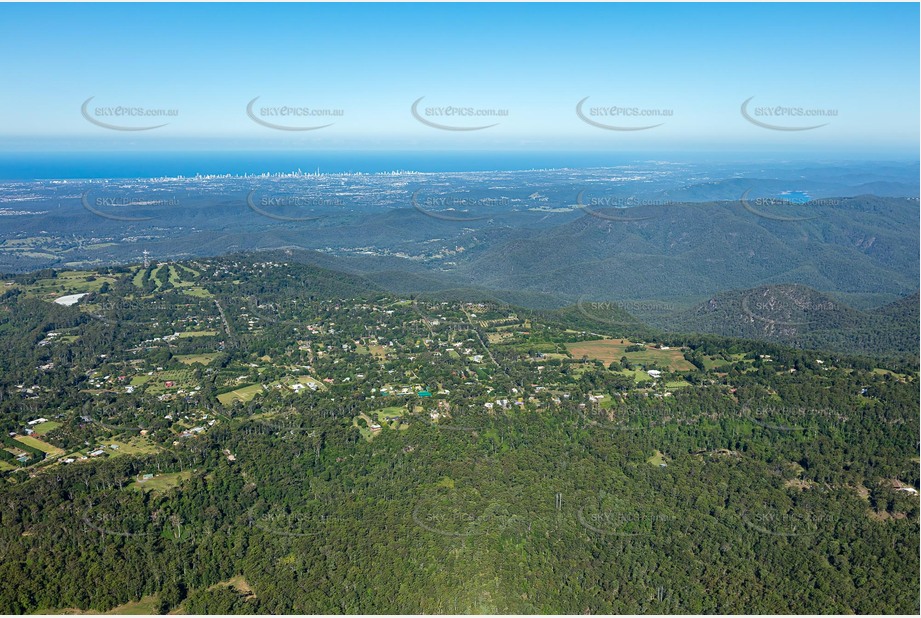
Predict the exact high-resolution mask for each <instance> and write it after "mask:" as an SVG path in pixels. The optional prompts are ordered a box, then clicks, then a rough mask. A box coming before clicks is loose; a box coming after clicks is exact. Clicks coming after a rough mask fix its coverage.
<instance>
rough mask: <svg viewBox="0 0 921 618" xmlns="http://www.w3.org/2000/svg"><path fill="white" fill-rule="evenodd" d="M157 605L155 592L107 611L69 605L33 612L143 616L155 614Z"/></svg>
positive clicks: (158, 600)
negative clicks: (63, 607) (64, 607)
mask: <svg viewBox="0 0 921 618" xmlns="http://www.w3.org/2000/svg"><path fill="white" fill-rule="evenodd" d="M159 605H160V597H159V596H158V595H156V594H150V595H147V596H146V597H141V599H140V600H138V601H128V602H127V603H123V604H121V605H119V606H118V607H113V608H112V609H110V610H109V611H107V612H97V611H94V610H83V609H76V608H72V607H71V608H66V609H42V610H39V611H37V612H35V614H48V615H52V616H78V615H94V616H143V615H155V614H157V613H158V612H157V610H158V609H159Z"/></svg>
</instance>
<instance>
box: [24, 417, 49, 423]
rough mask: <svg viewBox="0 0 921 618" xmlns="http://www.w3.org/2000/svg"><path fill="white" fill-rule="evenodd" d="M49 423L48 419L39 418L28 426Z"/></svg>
mask: <svg viewBox="0 0 921 618" xmlns="http://www.w3.org/2000/svg"><path fill="white" fill-rule="evenodd" d="M47 422H48V419H47V418H37V419H35V420H34V421H29V423H28V424H29V425H38V424H39V423H47Z"/></svg>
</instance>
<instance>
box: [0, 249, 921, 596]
mask: <svg viewBox="0 0 921 618" xmlns="http://www.w3.org/2000/svg"><path fill="white" fill-rule="evenodd" d="M72 294H83V296H82V297H80V298H79V300H78V301H77V302H76V303H75V304H73V305H70V306H63V305H60V304H57V303H55V302H53V301H54V300H55V299H59V298H61V297H63V296H68V295H72ZM0 295H2V296H0V346H2V349H3V353H2V354H0V425H2V430H3V432H4V433H3V436H4V442H3V445H2V449H0V556H2V559H0V582H2V584H0V609H2V610H3V611H5V612H10V613H30V612H36V611H53V610H64V609H79V610H95V611H105V610H110V609H112V608H117V607H120V606H122V605H124V604H126V603H142V604H146V605H144V607H147V608H148V609H149V611H152V612H163V613H165V612H168V611H184V612H187V613H344V612H345V613H439V612H442V613H443V612H449V613H474V612H492V613H506V612H514V613H545V612H552V613H583V612H591V613H658V614H667V613H714V612H721V613H851V612H855V613H906V614H908V613H917V612H918V611H919V605H918V592H917V591H918V587H919V581H918V570H919V557H918V544H919V534H918V522H919V506H918V493H917V492H918V489H919V473H918V463H919V460H918V455H919V452H918V434H919V402H918V367H917V363H916V361H914V360H913V359H910V358H893V357H892V356H887V357H873V356H858V355H853V354H845V353H842V352H838V351H833V350H832V351H828V350H825V351H805V350H801V349H795V348H792V347H786V346H785V345H783V344H782V343H778V342H764V341H754V340H749V339H741V338H727V337H720V336H715V335H694V334H688V335H682V334H665V333H662V332H659V331H656V330H654V329H652V328H650V327H648V326H646V325H644V324H642V323H641V322H639V321H638V320H636V319H635V318H633V317H632V316H631V315H630V314H629V312H627V311H624V310H623V308H621V307H604V308H603V309H604V312H603V314H601V313H598V311H597V310H598V308H599V307H598V306H597V305H596V306H593V307H591V308H590V309H592V310H594V312H593V311H586V308H585V307H584V306H581V307H570V308H568V309H564V310H559V311H529V310H525V309H521V308H518V307H513V306H509V305H507V304H504V303H501V302H499V301H496V300H495V299H488V298H471V299H468V300H464V301H461V300H442V299H432V298H422V297H399V296H396V295H393V294H391V293H388V292H386V291H384V290H382V289H380V288H379V287H377V286H376V285H374V284H372V283H369V282H368V281H367V280H364V279H362V278H360V277H356V276H350V275H345V274H342V273H336V272H331V271H326V270H323V269H320V268H316V267H311V266H307V265H303V264H294V263H284V262H282V261H265V260H260V259H258V258H254V257H252V256H232V257H226V258H216V259H208V260H193V261H188V262H180V263H177V262H173V263H158V262H154V263H152V264H150V265H148V266H147V267H143V266H124V267H113V268H102V269H98V270H94V271H53V270H48V271H40V272H36V273H31V274H28V275H17V276H15V277H13V276H10V277H6V278H5V279H3V280H0Z"/></svg>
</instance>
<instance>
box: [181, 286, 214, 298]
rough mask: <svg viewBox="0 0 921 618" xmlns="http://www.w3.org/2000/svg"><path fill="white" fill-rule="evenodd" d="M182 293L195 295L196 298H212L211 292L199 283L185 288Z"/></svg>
mask: <svg viewBox="0 0 921 618" xmlns="http://www.w3.org/2000/svg"><path fill="white" fill-rule="evenodd" d="M182 293H183V294H188V295H189V296H194V297H195V298H211V296H212V294H211V292H209V291H208V290H206V289H205V288H203V287H201V286H197V285H196V286H193V287H190V288H183V290H182Z"/></svg>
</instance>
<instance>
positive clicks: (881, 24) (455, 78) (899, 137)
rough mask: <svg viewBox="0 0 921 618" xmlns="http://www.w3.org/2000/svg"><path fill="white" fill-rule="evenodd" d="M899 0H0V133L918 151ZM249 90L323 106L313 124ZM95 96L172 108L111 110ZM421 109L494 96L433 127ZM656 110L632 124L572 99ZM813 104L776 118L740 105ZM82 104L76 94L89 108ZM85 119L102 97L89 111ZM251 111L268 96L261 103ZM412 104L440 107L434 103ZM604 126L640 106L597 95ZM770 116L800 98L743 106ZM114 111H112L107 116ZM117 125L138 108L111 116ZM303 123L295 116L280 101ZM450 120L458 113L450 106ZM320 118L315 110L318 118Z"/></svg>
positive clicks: (911, 12) (910, 8) (5, 136)
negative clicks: (44, 0) (152, 0)
mask: <svg viewBox="0 0 921 618" xmlns="http://www.w3.org/2000/svg"><path fill="white" fill-rule="evenodd" d="M918 19H919V7H918V5H917V4H746V5H727V4H703V5H691V4H669V5H665V4H646V5H630V4H606V5H600V4H581V5H573V4H566V5H557V4H531V5H520V4H503V5H496V4H493V5H484V4H474V5H420V4H403V5H385V6H382V5H364V4H362V5H343V4H335V5H332V4H330V5H321V4H312V5H290V4H283V5H265V4H260V5H244V4H232V5H221V6H216V5H213V4H208V5H190V4H182V5H177V4H159V5H151V4H140V5H138V4H134V5H112V4H101V5H73V4H67V5H44V6H35V5H9V4H3V5H0V54H2V56H0V57H2V58H4V59H5V61H4V62H3V63H2V64H0V83H2V84H3V87H2V89H0V144H4V145H0V149H2V150H6V151H11V150H20V149H28V150H42V149H48V150H67V149H81V148H97V149H133V150H143V149H148V148H150V149H170V148H196V149H205V150H207V149H211V148H213V149H220V148H228V147H241V148H250V147H252V148H299V149H300V148H307V149H351V148H355V149H389V148H408V149H414V148H418V149H444V150H452V149H512V150H514V149H543V150H553V149H601V150H604V149H621V150H631V151H644V150H650V151H656V152H663V151H669V150H675V151H681V150H755V151H765V152H767V151H771V152H780V153H783V152H790V153H797V152H812V151H815V152H820V151H823V152H853V153H867V154H875V155H880V156H885V155H887V154H892V155H893V156H895V155H900V156H903V155H904V156H913V157H916V156H917V150H918V135H919V115H921V114H919V94H918V93H919V61H918V56H919V35H918ZM257 96H258V97H260V99H259V104H258V105H257V107H256V109H257V110H258V109H260V108H261V107H262V106H269V107H280V106H291V107H309V108H314V109H333V110H341V111H342V115H341V116H339V117H336V118H334V119H333V120H334V124H333V125H332V126H330V127H327V128H324V129H319V130H315V131H298V132H295V131H279V130H274V129H271V128H266V127H264V126H261V125H259V124H257V123H256V122H254V121H252V120H251V119H250V118H249V117H248V116H247V115H246V105H247V103H248V102H249V101H251V100H252V99H253V98H255V97H257ZM89 97H94V99H93V102H92V105H91V106H90V108H89V109H90V110H96V108H97V107H106V106H108V107H114V106H131V107H144V108H148V109H151V108H162V109H174V110H178V115H177V116H175V117H171V118H168V119H167V120H162V119H158V120H157V122H156V124H159V123H162V122H168V124H167V125H166V126H164V127H162V128H159V129H154V130H150V131H140V132H138V131H135V132H124V131H113V130H109V129H105V128H101V127H99V126H96V125H95V124H92V123H91V122H89V121H87V120H86V119H85V118H84V117H83V116H82V115H81V113H80V107H81V105H82V104H83V102H84V101H86V99H88V98H89ZM420 97H425V99H424V100H423V101H424V102H423V103H422V105H421V108H422V109H423V110H424V109H425V108H427V107H433V106H434V107H438V106H440V107H444V106H457V107H472V108H476V109H498V110H507V111H508V115H507V116H505V117H501V118H497V119H490V120H489V123H492V122H498V124H497V125H496V126H494V127H491V128H489V129H483V130H478V131H444V130H439V129H436V128H432V127H430V126H427V125H425V124H423V123H422V122H420V121H418V120H417V119H415V118H414V117H413V116H412V115H411V113H410V106H411V105H412V103H413V102H414V101H415V100H417V99H419V98H420ZM585 97H589V99H588V101H587V102H586V104H585V107H584V108H583V111H584V112H585V113H589V112H588V111H587V110H590V109H592V108H597V107H611V106H618V107H627V108H634V107H635V108H641V109H648V110H659V112H658V113H660V114H661V113H667V112H670V115H668V116H665V117H659V118H658V119H656V120H654V122H655V123H659V122H662V123H663V124H661V126H658V127H656V128H653V129H648V130H639V131H613V130H605V129H600V128H597V127H595V126H591V125H590V124H588V123H587V122H584V121H583V120H581V119H580V118H579V117H578V116H577V115H576V112H575V108H576V104H577V103H578V102H579V101H580V100H582V99H584V98H585ZM749 97H754V98H753V99H752V101H751V103H750V107H749V111H750V112H751V113H752V114H754V113H755V112H756V111H758V110H760V111H763V108H773V107H776V106H783V107H793V108H808V109H823V110H832V111H833V112H835V113H836V115H835V116H833V117H830V118H823V119H822V120H821V122H827V124H826V125H825V126H823V127H821V128H818V129H813V130H807V131H778V130H770V129H766V128H763V127H761V126H756V125H755V124H753V123H751V122H748V121H747V120H746V119H745V118H744V117H743V116H742V114H741V113H740V107H741V105H742V103H743V101H745V100H746V99H749ZM91 113H95V112H93V111H91ZM94 117H95V118H97V119H100V120H106V118H104V117H102V116H99V115H98V114H97V115H96V116H94ZM264 118H266V119H270V118H269V117H268V116H264ZM429 118H430V119H431V120H435V121H439V118H437V117H434V116H431V117H429ZM594 118H595V119H596V120H599V121H600V122H603V123H611V124H614V125H615V126H618V127H621V128H623V127H628V128H632V127H637V126H647V125H649V124H653V122H647V121H646V119H645V118H636V117H625V116H623V115H620V116H618V117H616V118H606V117H601V116H594ZM760 118H761V120H764V121H766V122H769V123H772V124H774V125H779V126H783V127H794V128H796V127H802V126H809V125H812V124H817V122H812V121H811V120H812V119H804V118H802V117H791V116H790V115H789V114H785V115H784V117H781V118H779V119H778V118H768V117H765V116H761V117H760ZM109 119H110V120H111V118H109ZM115 120H117V122H118V126H144V125H148V126H149V125H151V124H153V123H151V122H147V120H148V119H137V118H131V119H125V118H117V119H115ZM283 120H284V122H286V123H290V124H292V125H299V123H301V122H303V123H304V124H306V125H316V124H321V122H316V121H315V119H312V118H307V119H303V118H298V119H293V120H292V119H283ZM447 120H448V121H450V122H449V124H450V125H451V126H479V125H482V124H485V123H484V122H477V121H476V120H477V119H473V121H471V119H469V118H463V119H457V118H448V119H447ZM329 121H330V120H329V119H325V120H322V123H326V122H329Z"/></svg>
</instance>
